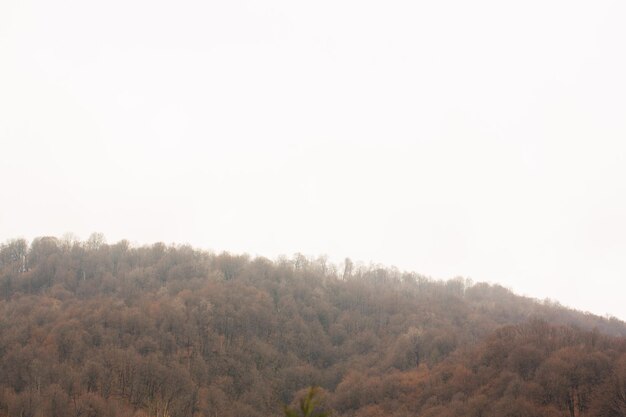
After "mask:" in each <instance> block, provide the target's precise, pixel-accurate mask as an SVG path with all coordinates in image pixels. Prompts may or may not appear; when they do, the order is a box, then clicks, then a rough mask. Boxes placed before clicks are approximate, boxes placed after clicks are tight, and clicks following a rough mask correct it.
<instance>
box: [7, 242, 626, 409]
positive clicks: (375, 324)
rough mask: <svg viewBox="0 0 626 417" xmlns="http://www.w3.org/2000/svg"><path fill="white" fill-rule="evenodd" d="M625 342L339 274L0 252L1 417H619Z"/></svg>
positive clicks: (302, 263) (473, 299)
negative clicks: (310, 399) (311, 398)
mask: <svg viewBox="0 0 626 417" xmlns="http://www.w3.org/2000/svg"><path fill="white" fill-rule="evenodd" d="M625 335H626V325H625V324H624V323H623V322H621V321H619V320H617V319H614V318H612V319H606V318H602V317H598V316H594V315H590V314H583V313H580V312H577V311H574V310H570V309H566V308H564V307H561V306H559V305H557V304H554V303H545V302H544V303H542V302H538V301H536V300H533V299H530V298H526V297H519V296H516V295H514V294H513V293H511V292H510V291H509V290H507V289H505V288H503V287H501V286H498V285H489V284H484V283H477V284H473V283H471V282H469V281H468V280H465V279H462V278H457V279H453V280H449V281H437V280H432V279H429V278H427V277H424V276H421V275H418V274H415V273H409V272H402V271H399V270H397V269H395V268H385V267H381V266H377V265H370V266H363V265H354V264H353V263H352V262H351V261H349V260H347V261H346V262H345V263H344V265H341V266H335V265H333V264H330V263H329V262H328V261H327V260H326V259H325V258H324V257H319V258H309V257H306V256H303V255H300V254H296V255H294V256H293V257H291V258H286V257H283V258H280V259H277V260H274V261H271V260H268V259H265V258H250V257H249V256H247V255H232V254H229V253H219V254H217V253H212V252H207V251H201V250H196V249H194V248H191V247H189V246H172V245H170V246H168V245H165V244H162V243H157V244H154V245H150V246H141V247H135V246H133V245H131V244H129V243H128V242H127V241H120V242H117V243H114V244H107V243H106V241H105V239H104V237H103V236H102V235H98V234H94V235H92V236H91V237H90V238H89V239H88V240H87V241H84V242H83V241H79V240H77V239H74V238H71V237H65V238H61V239H58V238H55V237H41V238H37V239H35V240H33V241H32V242H30V243H28V242H26V241H25V240H22V239H14V240H11V241H8V242H5V243H4V244H2V245H1V246H0V417H6V416H10V417H18V416H19V417H44V416H50V417H55V416H63V417H66V416H76V417H83V416H85V417H99V416H111V417H113V416H123V417H179V416H180V417H183V416H189V417H201V416H204V417H209V416H210V417H217V416H221V417H222V416H223V417H229V416H232V417H235V416H237V417H240V416H251V417H256V416H258V417H261V416H272V415H273V416H280V415H283V413H284V408H283V407H284V405H286V404H290V403H291V404H292V405H291V407H290V408H289V409H288V410H291V411H292V412H294V413H297V412H298V410H300V411H301V412H304V411H302V410H303V409H302V407H300V406H299V404H304V403H299V402H298V401H299V399H304V400H306V395H307V393H308V391H307V389H308V387H310V386H312V385H315V386H318V387H319V388H318V391H317V393H318V394H319V395H320V398H323V401H322V403H319V404H318V403H316V407H321V408H319V409H317V408H316V409H315V412H319V413H320V414H323V413H330V414H332V415H334V416H339V417H341V416H346V417H347V416H365V417H368V416H369V417H374V416H392V417H400V416H414V415H420V416H461V415H463V416H476V417H479V416H485V417H487V416H498V417H500V416H520V417H524V416H535V415H542V416H548V417H550V416H566V417H567V416H569V417H578V416H586V415H589V416H601V417H603V416H606V417H609V416H610V417H612V416H624V415H626V414H625V410H626V408H625V407H626V339H625ZM294 398H295V399H296V400H295V402H294V403H292V401H294ZM304 400H303V401H304ZM299 407H300V408H299ZM310 410H311V412H313V408H311V409H310Z"/></svg>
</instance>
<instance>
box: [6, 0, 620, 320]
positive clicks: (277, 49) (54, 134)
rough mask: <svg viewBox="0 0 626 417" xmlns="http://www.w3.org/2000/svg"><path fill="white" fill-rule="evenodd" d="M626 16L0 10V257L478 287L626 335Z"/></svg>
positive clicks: (254, 8)
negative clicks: (170, 257)
mask: <svg viewBox="0 0 626 417" xmlns="http://www.w3.org/2000/svg"><path fill="white" fill-rule="evenodd" d="M625 19H626V3H624V2H619V1H608V0H605V1H597V2H593V3H590V2H571V1H541V2H540V1H530V2H524V3H520V4H505V3H502V2H497V1H487V0H478V1H475V2H471V3H468V2H462V1H453V0H447V1H441V2H409V1H392V2H385V3H379V2H373V1H365V2H363V1H360V2H357V1H354V0H349V1H339V2H337V1H333V2H330V1H320V2H315V3H302V2H293V1H283V0H269V1H266V2H252V1H246V0H242V1H228V2H226V1H215V2H196V1H181V2H176V3H168V2H148V1H145V0H136V1H125V2H121V1H111V2H106V3H88V2H87V3H86V2H77V1H71V0H61V1H58V2H53V3H51V2H45V1H41V0H26V1H17V0H8V1H5V2H2V3H1V4H0V60H1V61H0V62H1V63H2V64H1V65H0V175H1V176H2V178H3V179H4V181H3V199H2V202H3V206H2V208H1V209H0V240H1V241H2V242H4V241H6V240H7V239H11V238H16V237H20V236H23V237H25V238H27V239H29V240H31V239H32V238H34V237H37V236H44V235H52V236H57V237H60V236H62V235H63V234H64V233H66V232H73V233H76V234H77V235H78V236H79V237H81V238H82V239H86V238H87V237H88V236H89V234H90V233H91V232H93V231H97V232H102V233H103V234H104V235H105V236H106V237H107V239H108V241H109V242H115V241H118V240H120V239H128V240H129V241H131V242H137V243H139V244H150V243H154V242H158V241H162V242H165V243H170V242H176V243H188V244H191V245H192V246H194V247H197V248H203V249H212V250H217V251H221V250H226V251H230V252H234V253H243V252H246V253H249V254H251V255H257V254H258V255H262V256H266V257H269V258H273V257H276V256H278V255H280V254H287V255H290V254H293V253H295V252H301V253H303V254H306V255H312V256H317V255H320V254H326V255H328V256H329V257H330V258H331V259H333V260H338V261H341V260H342V259H343V258H345V257H350V258H351V259H353V260H355V261H356V260H360V261H362V262H364V263H369V262H374V263H380V264H383V265H387V266H392V265H393V266H396V267H398V268H399V269H401V270H409V271H415V272H418V273H420V274H423V275H426V276H431V277H433V278H441V279H447V278H452V277H455V276H463V277H468V278H471V279H473V280H474V281H488V282H494V283H499V284H501V285H504V286H506V287H509V288H511V289H513V290H514V291H515V292H517V293H520V294H523V295H528V296H531V297H535V298H539V299H544V298H550V299H554V300H558V301H559V302H560V303H562V304H563V305H567V306H571V307H574V308H577V309H580V310H584V311H590V312H593V313H595V314H600V315H605V314H610V315H614V316H616V317H619V318H620V319H622V320H625V319H626V303H625V302H624V296H623V294H624V293H625V292H626V285H625V284H624V279H625V278H626V257H625V256H624V254H625V253H626V215H625V213H626V181H625V180H624V179H625V178H626V117H624V116H625V115H626V77H624V74H626V54H624V53H623V52H622V51H623V49H624V39H626V26H625V25H624V24H623V22H624V20H625Z"/></svg>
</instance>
